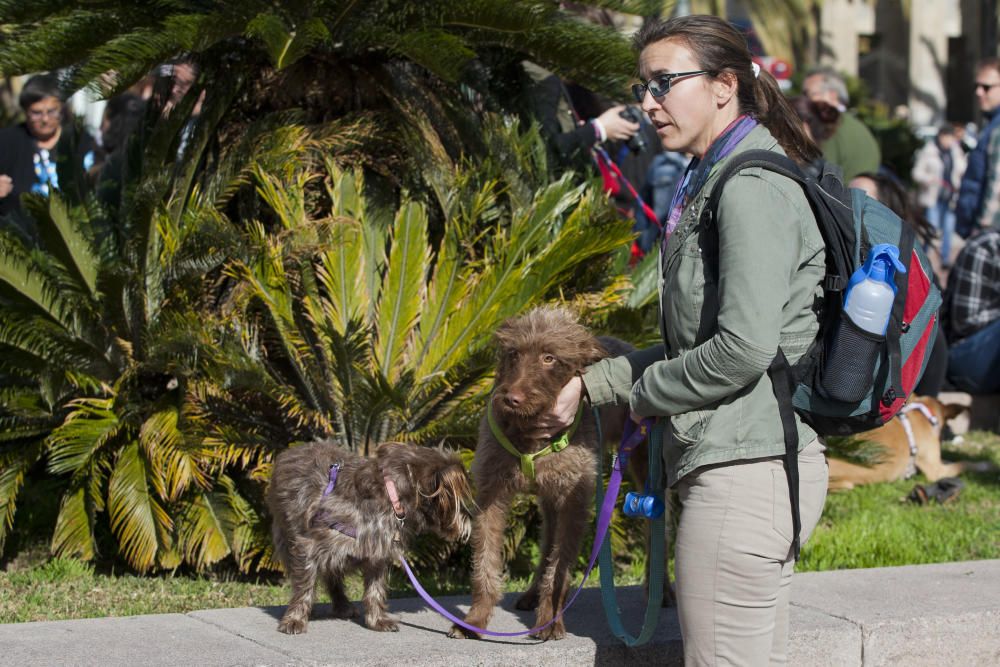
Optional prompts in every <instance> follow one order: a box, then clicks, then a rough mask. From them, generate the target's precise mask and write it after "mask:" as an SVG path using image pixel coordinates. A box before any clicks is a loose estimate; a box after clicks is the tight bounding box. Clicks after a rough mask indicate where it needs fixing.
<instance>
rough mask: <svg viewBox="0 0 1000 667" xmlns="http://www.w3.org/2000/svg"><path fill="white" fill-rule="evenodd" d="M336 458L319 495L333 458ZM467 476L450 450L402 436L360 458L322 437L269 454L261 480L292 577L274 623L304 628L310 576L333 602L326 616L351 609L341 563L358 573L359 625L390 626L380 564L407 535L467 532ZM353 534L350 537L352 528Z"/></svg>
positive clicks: (385, 573) (395, 557)
mask: <svg viewBox="0 0 1000 667" xmlns="http://www.w3.org/2000/svg"><path fill="white" fill-rule="evenodd" d="M335 463H339V464H341V468H340V472H339V474H338V476H337V483H336V487H335V488H334V489H333V491H332V492H331V493H329V494H328V495H324V490H325V489H326V487H327V484H328V483H329V481H330V478H329V472H330V468H331V466H332V465H333V464H335ZM386 479H389V480H391V481H392V482H393V483H394V484H395V487H396V490H397V493H398V498H399V503H400V505H401V506H402V510H403V511H404V513H405V519H404V520H402V521H400V520H398V519H397V515H396V512H395V511H394V509H393V504H392V502H391V501H390V499H389V493H388V491H387V483H386V481H385V480H386ZM470 498H471V491H470V489H469V484H468V478H467V476H466V474H465V468H464V467H463V466H462V462H461V459H459V457H458V456H457V455H456V454H452V453H448V452H444V451H442V450H439V449H432V448H428V447H419V446H416V445H409V444H402V443H388V444H384V445H382V446H380V447H379V448H378V450H377V451H376V452H375V456H374V458H372V459H365V458H362V457H360V456H358V455H356V454H352V453H350V452H348V451H347V450H344V449H341V448H339V447H337V446H335V445H333V444H331V443H328V442H318V443H313V444H309V445H302V446H299V447H292V448H290V449H287V450H285V451H284V452H282V453H281V454H280V455H279V456H278V458H277V460H276V461H275V463H274V472H273V473H272V475H271V484H270V486H269V487H268V498H267V500H268V507H269V508H270V510H271V516H272V517H273V525H272V533H273V537H274V547H275V552H276V553H277V555H278V557H279V558H280V559H281V562H282V564H283V565H284V566H285V573H286V574H287V576H288V578H289V580H290V581H291V584H292V599H291V601H290V602H289V603H288V608H287V609H286V610H285V615H284V617H283V618H282V619H281V623H280V624H279V625H278V630H280V631H281V632H285V633H288V634H299V633H302V632H305V631H306V625H307V624H308V622H309V612H310V611H311V609H312V605H313V594H314V591H315V588H316V579H317V577H318V578H319V579H320V580H321V581H322V582H323V584H324V585H325V586H326V589H327V591H328V592H329V593H330V598H331V600H332V601H333V616H334V617H335V618H352V617H354V616H356V615H357V612H356V610H355V609H354V606H353V605H352V604H351V603H350V602H349V601H348V599H347V596H346V595H345V594H344V585H343V579H344V575H345V574H346V573H347V572H348V571H353V570H356V569H360V570H361V573H362V575H363V576H364V581H365V593H364V604H365V625H367V626H368V627H369V628H371V629H372V630H378V631H390V632H395V631H396V630H398V629H399V628H398V626H397V624H396V621H394V620H392V619H391V618H390V617H389V616H388V614H387V613H386V597H387V584H388V577H389V566H390V565H391V564H393V563H398V562H399V557H400V555H401V554H402V553H403V551H404V550H405V549H406V542H407V539H408V538H410V537H411V536H413V535H416V534H419V533H421V532H424V531H433V532H435V533H437V534H438V535H440V536H441V537H443V538H444V539H446V540H458V539H465V538H467V537H468V535H469V532H470V521H469V516H468V513H467V510H466V508H467V505H468V502H469V500H470ZM351 533H354V536H352V535H351Z"/></svg>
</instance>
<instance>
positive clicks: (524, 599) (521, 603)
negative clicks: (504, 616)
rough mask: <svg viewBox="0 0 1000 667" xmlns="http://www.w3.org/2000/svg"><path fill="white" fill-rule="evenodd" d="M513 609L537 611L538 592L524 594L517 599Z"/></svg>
mask: <svg viewBox="0 0 1000 667" xmlns="http://www.w3.org/2000/svg"><path fill="white" fill-rule="evenodd" d="M514 608H515V609H520V610H521V611H531V610H532V609H538V591H527V592H525V593H524V594H523V595H521V597H519V598H518V599H517V602H515V603H514Z"/></svg>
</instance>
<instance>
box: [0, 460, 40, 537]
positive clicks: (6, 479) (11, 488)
mask: <svg viewBox="0 0 1000 667" xmlns="http://www.w3.org/2000/svg"><path fill="white" fill-rule="evenodd" d="M41 455H42V447H41V444H40V443H35V444H31V445H28V446H22V447H17V448H16V449H14V450H13V451H7V452H3V453H0V553H3V548H4V544H5V542H6V541H7V533H8V532H9V531H10V529H11V528H13V526H14V514H15V512H16V511H17V495H18V493H20V491H21V487H22V486H24V476H25V474H27V472H28V470H29V469H30V468H31V466H33V465H34V464H35V463H36V462H37V461H38V459H39V458H41Z"/></svg>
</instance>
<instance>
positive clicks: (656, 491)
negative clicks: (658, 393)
mask: <svg viewBox="0 0 1000 667" xmlns="http://www.w3.org/2000/svg"><path fill="white" fill-rule="evenodd" d="M596 412H597V411H596V410H595V416H596ZM597 423H598V433H600V418H599V417H598V421H597ZM627 424H628V425H631V426H632V427H633V428H634V427H635V424H634V422H632V421H631V419H630V420H629V421H628V422H627ZM662 437H663V423H662V422H660V421H658V422H656V423H655V424H654V425H653V427H652V429H651V430H650V432H649V448H648V452H649V477H648V479H647V480H646V492H647V493H649V494H652V495H654V496H656V497H658V498H659V499H660V500H661V501H665V500H666V498H665V497H664V489H663V458H662V456H661V452H662V449H663V440H662ZM601 458H602V457H600V456H598V457H597V461H598V463H597V465H598V475H599V477H598V481H599V482H600V480H601V479H602V478H603V470H602V466H601ZM614 465H616V466H624V465H625V463H624V462H623V461H621V460H620V458H619V459H618V460H616V461H615V463H614ZM595 495H596V500H597V507H598V508H600V507H601V505H602V503H603V502H604V490H603V489H602V485H601V484H600V483H598V484H597V493H596V494H595ZM665 521H666V518H665V514H662V513H661V514H660V516H659V517H657V518H655V519H650V527H649V530H650V531H651V535H650V541H649V542H650V544H649V554H648V559H649V560H648V568H649V599H648V600H647V601H646V614H645V617H644V618H643V622H642V630H641V631H640V632H639V636H637V637H633V636H632V635H630V634H629V633H628V632H627V631H626V630H625V626H624V625H623V624H622V619H621V610H620V608H619V606H618V596H617V595H616V593H615V570H614V561H613V558H612V555H611V538H610V537H608V538H607V539H605V540H604V543H603V544H602V545H601V553H600V560H599V572H600V575H601V602H602V603H603V604H604V615H605V616H606V617H607V619H608V625H609V626H610V627H611V632H613V633H614V635H615V636H616V637H618V639H620V640H621V641H622V642H623V643H624V644H625V645H626V646H630V647H632V646H642V645H643V644H645V643H646V642H648V641H649V640H650V638H652V636H653V633H654V632H656V625H657V623H658V622H659V619H660V608H661V605H662V603H663V577H664V576H665V574H666V573H665V572H664V568H663V554H664V548H665V545H664V537H663V534H664V525H665Z"/></svg>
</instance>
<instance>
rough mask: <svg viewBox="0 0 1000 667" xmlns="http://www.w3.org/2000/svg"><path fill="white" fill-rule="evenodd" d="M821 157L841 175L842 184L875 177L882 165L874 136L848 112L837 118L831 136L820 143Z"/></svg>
mask: <svg viewBox="0 0 1000 667" xmlns="http://www.w3.org/2000/svg"><path fill="white" fill-rule="evenodd" d="M822 148H823V157H824V158H826V159H827V160H828V161H829V162H832V163H834V164H835V165H837V166H839V167H840V168H841V169H842V170H843V172H844V183H848V182H849V181H850V180H851V179H852V178H854V177H855V176H857V175H858V174H864V173H869V174H874V173H875V172H877V171H878V166H879V164H881V163H882V149H880V148H879V145H878V141H877V140H876V139H875V135H874V134H872V131H871V130H869V129H868V126H867V125H865V124H864V123H862V122H861V121H860V120H858V118H857V117H856V116H855V115H854V114H852V113H851V112H850V111H845V112H844V113H842V114H841V115H840V123H839V124H838V125H837V129H836V130H834V132H833V135H832V136H831V137H830V138H829V139H827V140H826V141H824V142H823V146H822Z"/></svg>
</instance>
